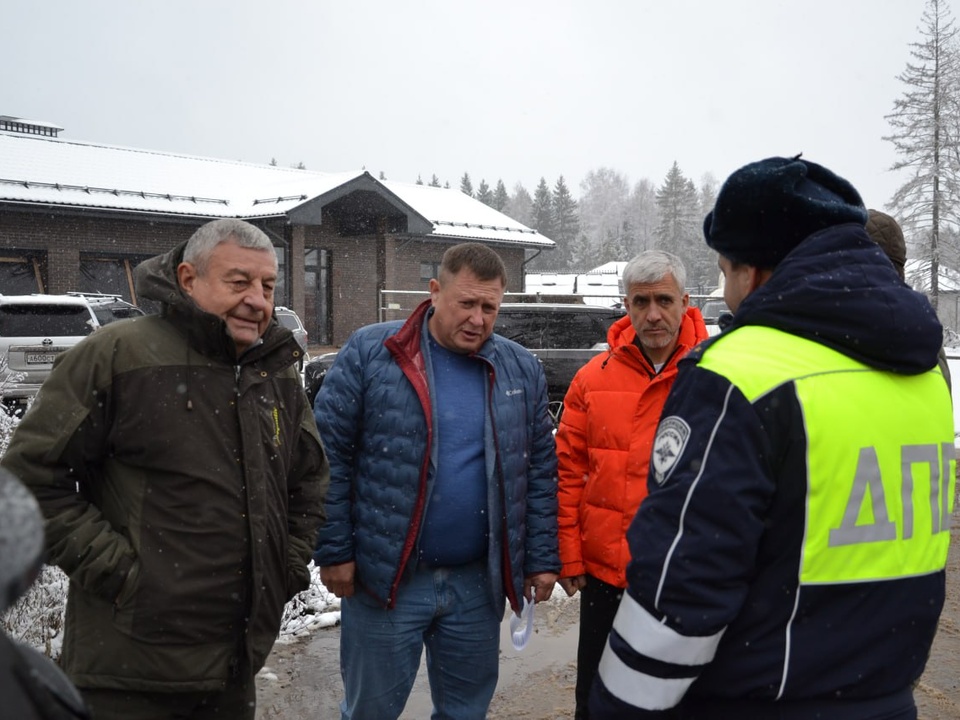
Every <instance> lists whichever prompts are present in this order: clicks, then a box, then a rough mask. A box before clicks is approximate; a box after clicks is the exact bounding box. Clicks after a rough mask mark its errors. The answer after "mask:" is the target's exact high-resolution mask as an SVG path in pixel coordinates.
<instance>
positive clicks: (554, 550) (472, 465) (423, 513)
mask: <svg viewBox="0 0 960 720" xmlns="http://www.w3.org/2000/svg"><path fill="white" fill-rule="evenodd" d="M505 286H506V269H505V268H504V265H503V261H502V260H501V259H500V257H499V256H498V255H497V254H496V253H495V252H494V251H493V250H491V249H490V248H488V247H486V246H484V245H481V244H478V243H464V244H461V245H456V246H454V247H451V248H450V249H448V250H447V251H446V252H445V253H444V255H443V260H442V262H441V265H440V271H439V273H438V277H437V278H435V279H433V280H431V281H430V299H429V300H427V301H424V303H423V304H421V305H420V307H418V308H417V309H416V310H415V311H414V313H413V314H412V315H411V316H410V318H409V319H407V321H406V322H400V321H397V322H387V323H380V324H376V325H370V326H367V327H364V328H361V329H360V330H358V331H357V332H355V333H354V334H353V335H352V336H351V338H350V339H349V340H348V341H347V343H346V344H345V345H344V346H343V348H342V349H341V351H340V353H339V354H338V356H337V360H336V362H335V363H334V365H333V367H332V368H331V369H330V371H329V373H328V374H327V377H326V379H325V380H324V383H323V386H322V387H321V389H320V392H319V394H318V395H317V398H316V401H315V404H314V414H315V416H316V419H317V425H318V427H319V429H320V435H321V438H322V439H323V441H324V444H325V446H326V449H327V453H328V455H329V458H330V465H331V473H330V474H331V482H330V491H329V494H328V496H327V505H326V507H327V523H326V525H325V526H324V527H323V528H322V530H321V532H320V535H319V538H318V542H317V551H316V553H315V555H314V559H315V561H316V563H317V565H319V566H320V568H321V579H322V581H323V583H324V585H325V586H326V587H327V588H328V589H329V590H330V591H331V592H333V593H334V594H336V595H337V597H340V598H342V599H343V602H342V604H341V611H342V615H341V620H342V628H341V635H340V670H341V675H342V678H343V684H344V693H345V697H344V700H343V702H342V703H341V706H340V707H341V717H342V718H343V719H344V720H348V719H349V720H361V719H363V718H372V719H373V720H388V719H389V718H397V717H399V715H400V713H401V712H402V710H403V707H404V705H405V704H406V701H407V697H408V696H409V694H410V690H411V688H412V686H413V681H414V678H415V677H416V674H417V669H418V667H419V665H420V655H421V652H422V649H423V647H424V645H426V648H427V670H428V675H429V679H430V687H431V693H432V697H433V704H434V717H442V718H457V719H458V720H470V719H471V718H476V719H477V720H480V719H481V718H484V717H486V712H487V707H488V705H489V703H490V700H491V698H492V697H493V692H494V689H495V688H496V684H497V670H498V659H499V644H500V643H499V640H500V621H501V619H502V616H503V609H504V600H505V599H506V600H507V601H508V602H509V603H510V607H511V608H512V609H513V611H514V612H516V613H519V612H520V611H521V607H522V603H523V600H522V597H526V598H527V599H528V600H532V601H543V600H546V599H548V598H549V597H550V594H551V592H552V591H553V586H554V584H555V583H556V581H557V577H558V575H557V573H558V572H559V570H560V558H559V552H558V547H557V495H556V493H557V480H556V455H555V450H554V442H553V435H552V432H551V430H552V424H551V422H550V417H549V415H548V413H547V384H546V378H545V376H544V373H543V369H542V368H541V366H540V363H539V362H538V361H537V359H536V358H535V357H534V356H533V355H532V354H531V353H530V352H528V351H527V350H525V349H524V348H523V347H521V346H520V345H518V344H516V343H514V342H511V341H509V340H507V339H505V338H502V337H499V336H496V335H493V326H494V322H495V321H496V318H497V312H498V310H499V307H500V302H501V300H502V298H503V292H504V288H505Z"/></svg>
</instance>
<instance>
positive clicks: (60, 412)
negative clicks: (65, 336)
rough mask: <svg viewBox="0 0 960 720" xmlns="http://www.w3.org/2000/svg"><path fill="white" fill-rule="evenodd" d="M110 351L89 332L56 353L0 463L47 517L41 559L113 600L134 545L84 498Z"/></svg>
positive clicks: (99, 446)
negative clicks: (20, 481) (59, 354)
mask: <svg viewBox="0 0 960 720" xmlns="http://www.w3.org/2000/svg"><path fill="white" fill-rule="evenodd" d="M109 357H110V353H109V352H101V351H100V350H99V344H98V343H97V342H96V337H95V336H92V337H91V338H89V339H87V340H84V341H82V342H80V343H79V344H77V345H76V346H75V347H73V348H71V349H70V350H68V351H67V352H65V353H63V354H62V355H61V356H60V357H58V358H57V362H56V363H55V365H54V368H53V370H52V371H51V373H50V376H49V377H48V378H47V380H46V381H45V382H44V383H43V386H42V387H41V389H40V392H39V394H38V395H37V398H36V400H35V401H34V403H33V406H32V407H31V408H30V410H29V411H28V412H27V413H26V415H25V416H24V417H23V419H22V420H21V421H20V424H19V425H18V426H17V429H16V431H15V432H14V435H13V438H12V439H11V442H10V446H9V448H7V451H6V453H5V454H4V456H3V460H2V464H3V466H4V467H5V468H7V469H8V470H9V471H10V472H12V473H13V474H14V475H16V476H17V477H19V478H20V479H21V480H22V481H23V483H24V484H25V485H27V486H28V487H29V488H30V490H31V491H32V492H33V493H34V495H35V496H36V497H37V501H38V502H39V504H40V508H41V510H42V511H43V515H44V518H45V520H46V522H45V529H46V546H47V561H48V562H49V563H51V564H53V565H57V566H59V567H60V569H62V570H63V571H64V573H66V574H67V576H68V577H69V578H70V580H71V581H72V582H74V583H76V584H77V585H78V586H79V587H80V588H81V589H83V590H84V591H86V592H89V593H91V594H93V595H96V596H99V597H101V598H102V599H104V600H107V601H109V602H112V601H113V600H115V599H116V597H117V594H118V593H119V592H120V588H121V587H122V585H123V582H124V580H125V579H126V575H127V573H128V572H129V570H130V568H131V567H132V566H133V563H134V560H135V553H134V550H133V548H132V546H131V545H130V542H129V541H128V540H127V539H126V537H124V536H123V535H122V534H121V533H119V532H118V531H117V529H115V528H113V527H112V526H111V525H110V523H109V522H108V521H107V520H106V519H105V518H104V516H103V514H102V513H101V512H100V510H99V509H98V508H97V507H96V505H94V504H93V503H92V502H90V500H88V497H90V493H91V491H92V490H93V487H92V486H93V484H95V483H96V481H97V468H98V464H99V460H100V458H102V457H104V456H105V453H106V452H107V450H106V444H107V437H108V434H109V430H110V418H109V409H108V408H109V406H110V399H109V390H108V389H107V388H109V384H110V373H111V370H110V366H109Z"/></svg>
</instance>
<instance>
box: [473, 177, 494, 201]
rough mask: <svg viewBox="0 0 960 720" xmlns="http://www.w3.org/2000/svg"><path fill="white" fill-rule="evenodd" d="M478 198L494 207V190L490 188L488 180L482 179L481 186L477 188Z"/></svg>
mask: <svg viewBox="0 0 960 720" xmlns="http://www.w3.org/2000/svg"><path fill="white" fill-rule="evenodd" d="M476 197H477V200H479V201H480V202H482V203H483V204H484V205H489V206H490V207H493V192H492V191H491V190H490V186H489V185H487V181H486V180H480V186H479V187H478V188H477V195H476Z"/></svg>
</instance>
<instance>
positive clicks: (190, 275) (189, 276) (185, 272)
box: [177, 262, 197, 295]
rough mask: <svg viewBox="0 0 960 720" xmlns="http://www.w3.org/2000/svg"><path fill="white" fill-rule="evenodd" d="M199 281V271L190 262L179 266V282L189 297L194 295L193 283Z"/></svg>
mask: <svg viewBox="0 0 960 720" xmlns="http://www.w3.org/2000/svg"><path fill="white" fill-rule="evenodd" d="M196 279H197V269H196V268H195V267H194V266H193V265H192V264H191V263H188V262H182V263H180V264H179V265H177V282H179V283H180V287H181V288H182V289H183V291H184V292H185V293H186V294H187V295H193V283H194V282H196Z"/></svg>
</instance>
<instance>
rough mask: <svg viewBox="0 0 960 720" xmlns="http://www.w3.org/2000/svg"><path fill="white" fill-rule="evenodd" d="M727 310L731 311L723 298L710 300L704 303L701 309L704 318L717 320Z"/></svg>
mask: <svg viewBox="0 0 960 720" xmlns="http://www.w3.org/2000/svg"><path fill="white" fill-rule="evenodd" d="M725 312H730V311H729V310H728V309H727V304H726V303H725V302H724V301H723V300H709V301H708V302H705V303H704V304H703V308H701V310H700V313H701V314H702V315H703V319H704V320H716V319H717V318H718V317H720V316H721V315H722V314H723V313H725Z"/></svg>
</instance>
